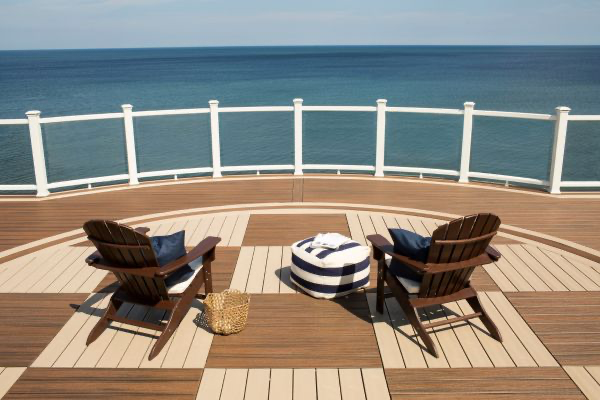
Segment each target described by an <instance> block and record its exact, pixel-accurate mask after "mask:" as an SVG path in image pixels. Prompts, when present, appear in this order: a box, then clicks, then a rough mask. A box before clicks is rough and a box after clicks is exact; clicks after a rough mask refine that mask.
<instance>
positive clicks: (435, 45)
mask: <svg viewBox="0 0 600 400" xmlns="http://www.w3.org/2000/svg"><path fill="white" fill-rule="evenodd" d="M282 47H600V44H276V45H260V44H256V45H205V46H139V47H49V48H25V49H0V51H62V50H153V49H222V48H282Z"/></svg>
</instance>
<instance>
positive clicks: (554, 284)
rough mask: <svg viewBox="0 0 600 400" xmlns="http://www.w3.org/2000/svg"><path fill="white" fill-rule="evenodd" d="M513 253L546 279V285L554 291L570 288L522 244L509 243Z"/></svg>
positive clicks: (541, 277)
mask: <svg viewBox="0 0 600 400" xmlns="http://www.w3.org/2000/svg"><path fill="white" fill-rule="evenodd" d="M508 247H509V248H510V249H511V250H512V251H513V253H514V254H515V255H516V256H517V257H519V258H520V259H521V261H523V262H524V263H525V264H527V265H528V266H529V268H531V269H532V270H533V271H535V273H536V274H537V275H538V276H539V277H540V279H542V280H543V281H544V283H545V284H546V285H548V287H549V288H550V289H552V290H553V291H568V290H569V289H568V288H567V287H566V286H565V285H564V284H563V283H562V282H561V281H559V280H558V279H557V278H556V277H555V276H554V275H553V274H552V272H551V271H550V270H548V269H547V268H546V265H543V264H542V263H540V262H539V261H538V260H537V259H536V258H534V257H533V256H532V255H531V254H529V252H528V251H527V250H525V249H524V248H523V246H521V245H508Z"/></svg>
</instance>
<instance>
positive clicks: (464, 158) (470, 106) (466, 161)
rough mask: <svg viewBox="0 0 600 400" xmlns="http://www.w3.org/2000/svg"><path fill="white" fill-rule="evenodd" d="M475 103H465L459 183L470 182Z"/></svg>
mask: <svg viewBox="0 0 600 400" xmlns="http://www.w3.org/2000/svg"><path fill="white" fill-rule="evenodd" d="M474 109H475V103H473V102H472V101H467V102H466V103H465V115H464V120H463V137H462V149H461V152H460V175H459V177H458V181H459V182H463V183H466V182H469V166H470V164H471V136H472V134H473V110H474Z"/></svg>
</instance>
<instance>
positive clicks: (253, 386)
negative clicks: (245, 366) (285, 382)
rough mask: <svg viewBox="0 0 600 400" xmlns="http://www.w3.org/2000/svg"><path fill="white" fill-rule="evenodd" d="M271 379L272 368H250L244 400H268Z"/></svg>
mask: <svg viewBox="0 0 600 400" xmlns="http://www.w3.org/2000/svg"><path fill="white" fill-rule="evenodd" d="M270 379H271V370H270V369H267V368H259V369H249V370H248V380H247V381H246V393H245V395H244V400H268V399H269V380H270ZM294 387H295V386H294ZM299 398H302V397H299Z"/></svg>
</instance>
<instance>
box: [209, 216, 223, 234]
mask: <svg viewBox="0 0 600 400" xmlns="http://www.w3.org/2000/svg"><path fill="white" fill-rule="evenodd" d="M224 223H225V215H215V217H214V218H213V220H212V222H211V223H210V227H209V228H208V230H207V231H206V236H219V232H221V228H222V227H223V224H224Z"/></svg>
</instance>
